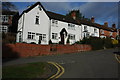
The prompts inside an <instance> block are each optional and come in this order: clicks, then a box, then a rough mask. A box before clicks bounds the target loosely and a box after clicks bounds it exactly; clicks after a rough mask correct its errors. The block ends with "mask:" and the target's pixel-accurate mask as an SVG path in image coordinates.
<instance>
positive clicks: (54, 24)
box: [51, 19, 58, 27]
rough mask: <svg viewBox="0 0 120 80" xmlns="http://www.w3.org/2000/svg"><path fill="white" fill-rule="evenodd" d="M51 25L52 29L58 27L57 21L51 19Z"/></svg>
mask: <svg viewBox="0 0 120 80" xmlns="http://www.w3.org/2000/svg"><path fill="white" fill-rule="evenodd" d="M51 23H52V26H53V27H58V21H57V20H54V19H52V20H51Z"/></svg>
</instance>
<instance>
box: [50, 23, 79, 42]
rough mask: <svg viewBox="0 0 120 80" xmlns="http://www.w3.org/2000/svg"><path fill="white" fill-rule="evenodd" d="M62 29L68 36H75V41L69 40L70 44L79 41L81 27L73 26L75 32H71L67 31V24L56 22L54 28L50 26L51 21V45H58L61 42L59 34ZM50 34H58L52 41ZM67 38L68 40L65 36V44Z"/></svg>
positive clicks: (70, 30)
mask: <svg viewBox="0 0 120 80" xmlns="http://www.w3.org/2000/svg"><path fill="white" fill-rule="evenodd" d="M63 28H65V29H66V31H67V33H68V34H74V35H75V40H70V44H73V43H75V41H79V40H80V39H81V26H80V25H76V24H75V30H72V29H68V23H67V22H63V21H58V24H57V27H56V26H52V21H51V40H52V42H53V43H59V41H61V37H60V32H61V30H62V29H63ZM52 33H57V34H58V37H57V39H52ZM67 38H68V35H67V37H65V44H66V41H67Z"/></svg>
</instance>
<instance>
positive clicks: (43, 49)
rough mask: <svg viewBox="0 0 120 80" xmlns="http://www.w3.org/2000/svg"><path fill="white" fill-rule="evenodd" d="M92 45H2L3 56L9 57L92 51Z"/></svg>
mask: <svg viewBox="0 0 120 80" xmlns="http://www.w3.org/2000/svg"><path fill="white" fill-rule="evenodd" d="M91 49H92V48H91V46H90V45H79V44H75V45H58V44H57V45H54V44H53V45H37V44H27V43H16V44H4V45H2V56H3V58H8V57H29V56H41V55H52V54H64V53H76V52H80V51H90V50H91Z"/></svg>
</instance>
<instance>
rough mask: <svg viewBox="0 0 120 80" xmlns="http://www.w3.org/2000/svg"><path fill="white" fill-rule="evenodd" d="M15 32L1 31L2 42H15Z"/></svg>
mask: <svg viewBox="0 0 120 80" xmlns="http://www.w3.org/2000/svg"><path fill="white" fill-rule="evenodd" d="M15 42H16V34H15V33H2V43H3V44H6V43H15Z"/></svg>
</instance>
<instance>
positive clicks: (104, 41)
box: [76, 37, 114, 50]
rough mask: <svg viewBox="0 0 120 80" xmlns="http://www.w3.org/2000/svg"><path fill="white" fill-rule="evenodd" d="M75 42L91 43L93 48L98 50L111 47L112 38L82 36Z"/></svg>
mask: <svg viewBox="0 0 120 80" xmlns="http://www.w3.org/2000/svg"><path fill="white" fill-rule="evenodd" d="M76 44H88V45H91V46H92V48H93V50H100V49H106V48H113V47H114V45H113V44H112V39H110V38H99V37H89V38H84V39H83V40H81V41H78V42H76Z"/></svg>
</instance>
